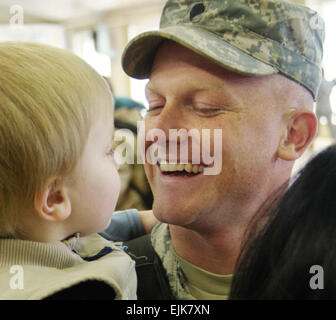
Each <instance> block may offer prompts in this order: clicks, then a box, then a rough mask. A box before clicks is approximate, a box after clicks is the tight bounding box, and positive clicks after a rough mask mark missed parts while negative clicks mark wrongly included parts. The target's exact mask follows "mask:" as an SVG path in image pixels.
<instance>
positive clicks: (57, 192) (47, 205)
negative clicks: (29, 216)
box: [34, 178, 71, 222]
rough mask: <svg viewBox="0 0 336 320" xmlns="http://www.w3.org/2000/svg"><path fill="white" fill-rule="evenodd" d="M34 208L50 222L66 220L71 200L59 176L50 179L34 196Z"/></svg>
mask: <svg viewBox="0 0 336 320" xmlns="http://www.w3.org/2000/svg"><path fill="white" fill-rule="evenodd" d="M34 205H35V210H36V211H37V212H38V214H39V216H40V217H41V218H42V219H45V220H47V221H50V222H60V221H64V220H66V219H67V218H68V217H69V216H70V214H71V201H70V198H69V195H68V192H67V190H66V188H65V187H64V186H63V184H62V180H61V179H60V178H54V179H50V180H49V181H48V182H47V183H46V185H45V187H44V189H43V190H42V193H41V194H39V195H36V196H35V200H34Z"/></svg>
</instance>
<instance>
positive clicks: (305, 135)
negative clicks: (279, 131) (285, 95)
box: [278, 110, 317, 161]
mask: <svg viewBox="0 0 336 320" xmlns="http://www.w3.org/2000/svg"><path fill="white" fill-rule="evenodd" d="M316 130H317V119H316V116H315V114H314V113H313V112H311V111H308V110H302V111H301V110H299V111H295V112H293V113H292V114H291V115H290V118H289V121H288V125H287V128H286V132H285V133H284V135H283V136H282V137H281V140H280V144H279V147H278V157H279V158H281V159H283V160H287V161H295V160H296V159H298V158H299V157H300V156H301V155H302V154H303V152H304V151H305V150H306V149H307V147H308V146H309V144H310V142H311V141H312V140H313V138H314V137H315V134H316Z"/></svg>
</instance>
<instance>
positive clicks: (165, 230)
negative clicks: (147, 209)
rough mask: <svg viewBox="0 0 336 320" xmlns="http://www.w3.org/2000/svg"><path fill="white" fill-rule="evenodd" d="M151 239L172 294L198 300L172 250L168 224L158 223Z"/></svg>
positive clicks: (180, 298) (179, 297)
mask: <svg viewBox="0 0 336 320" xmlns="http://www.w3.org/2000/svg"><path fill="white" fill-rule="evenodd" d="M151 241H152V245H153V248H154V250H155V251H156V253H157V254H158V255H159V257H160V258H161V261H162V265H163V267H164V269H165V271H166V274H167V277H168V281H169V285H170V287H171V290H172V294H173V295H174V296H175V297H176V299H178V300H196V299H195V298H194V297H193V296H192V295H191V294H190V292H189V290H188V287H187V279H186V278H185V276H184V274H183V272H182V269H181V267H180V266H179V263H178V260H177V258H176V256H175V255H174V252H173V250H172V244H171V239H170V233H169V226H168V224H165V223H159V224H157V225H156V226H155V227H154V228H153V230H152V234H151Z"/></svg>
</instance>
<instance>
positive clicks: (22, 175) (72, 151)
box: [0, 42, 119, 240]
mask: <svg viewBox="0 0 336 320" xmlns="http://www.w3.org/2000/svg"><path fill="white" fill-rule="evenodd" d="M112 130H113V98H112V96H111V93H110V92H109V90H108V88H107V85H106V83H105V81H104V80H103V78H102V77H101V76H100V75H98V74H97V73H96V72H95V71H94V70H93V69H92V68H91V67H90V66H88V65H87V64H86V63H85V62H84V61H83V60H81V59H80V58H78V57H77V56H75V55H73V54H71V53H69V52H67V51H64V50H61V49H57V48H53V47H50V46H46V45H41V44H32V43H22V42H3V43H0V236H1V237H9V236H12V237H13V236H14V237H20V238H26V237H27V238H32V239H33V240H34V239H40V240H41V239H42V240H43V239H47V240H49V238H48V237H43V236H41V237H39V236H37V235H38V234H41V235H42V234H43V230H42V229H43V227H44V226H46V225H52V227H53V228H54V229H53V230H57V228H58V229H59V230H58V231H55V234H54V235H52V234H51V236H50V240H54V239H56V238H57V237H62V236H63V235H64V236H66V235H70V234H71V233H72V232H82V233H84V234H85V233H90V232H95V231H99V230H101V229H102V228H104V227H105V225H106V223H108V221H109V217H110V215H111V214H112V213H113V210H114V206H115V203H116V201H117V197H118V193H119V177H118V174H117V170H116V167H115V163H114V160H113V158H112V157H111V152H110V151H111V149H110V148H111V137H112ZM108 179H112V181H108ZM90 219H91V220H90ZM50 222H55V223H50ZM60 226H61V228H59V227H60ZM38 228H40V230H38ZM97 229H98V230H97ZM60 230H63V231H60ZM48 232H49V233H50V232H51V231H50V230H48ZM62 232H63V235H62ZM51 233H52V232H51ZM68 233H70V234H68Z"/></svg>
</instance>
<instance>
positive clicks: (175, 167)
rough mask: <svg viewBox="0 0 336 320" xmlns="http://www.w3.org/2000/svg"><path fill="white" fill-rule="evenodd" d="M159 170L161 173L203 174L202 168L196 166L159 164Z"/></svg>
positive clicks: (189, 164)
mask: <svg viewBox="0 0 336 320" xmlns="http://www.w3.org/2000/svg"><path fill="white" fill-rule="evenodd" d="M160 169H161V171H163V172H174V171H180V172H182V171H186V172H188V173H195V174H196V173H199V172H203V169H204V166H202V165H198V164H191V163H188V164H182V163H179V164H175V163H160Z"/></svg>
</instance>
